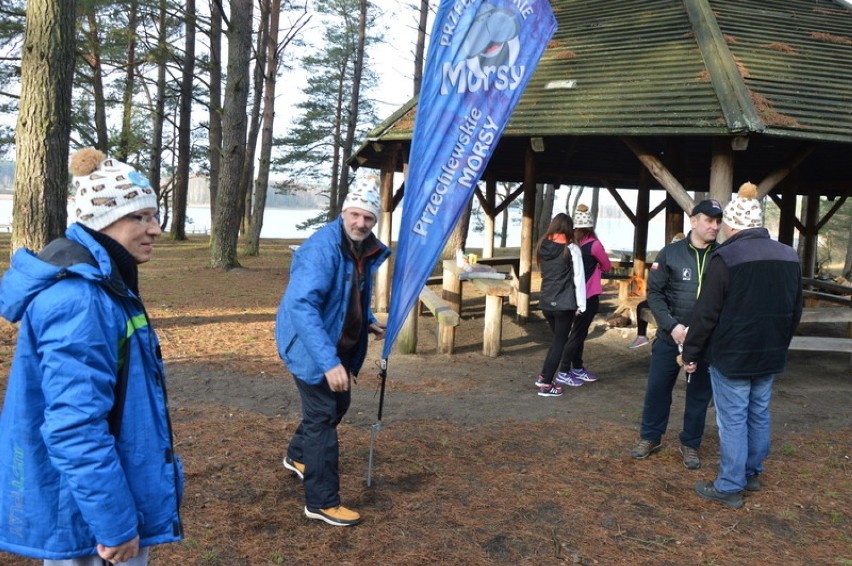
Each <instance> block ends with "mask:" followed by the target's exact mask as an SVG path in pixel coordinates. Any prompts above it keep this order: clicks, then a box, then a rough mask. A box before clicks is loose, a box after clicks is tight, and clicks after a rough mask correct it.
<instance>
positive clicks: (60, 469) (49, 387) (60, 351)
mask: <svg viewBox="0 0 852 566" xmlns="http://www.w3.org/2000/svg"><path fill="white" fill-rule="evenodd" d="M66 237H67V238H68V239H69V240H72V241H74V242H77V243H79V244H82V245H83V246H84V247H85V248H86V249H88V252H89V253H90V254H91V257H92V258H94V262H96V263H97V267H95V266H94V265H91V264H89V263H85V262H82V263H76V264H74V265H71V266H69V267H67V268H66V267H60V266H57V265H54V264H52V263H47V262H45V261H42V260H41V259H39V258H38V257H37V256H36V255H35V254H33V253H32V252H30V251H29V250H23V249H22V250H18V251H17V252H16V253H15V255H14V257H13V258H12V265H11V267H10V269H9V270H8V271H6V273H5V274H4V275H3V280H2V282H0V314H2V316H3V317H5V318H6V319H8V320H9V321H11V322H18V321H20V325H19V330H18V343H17V347H16V349H15V356H14V359H13V361H12V369H11V374H10V376H9V383H8V387H7V390H6V399H5V403H4V405H3V412H2V413H0V549H2V550H5V551H8V552H13V553H16V554H21V555H24V556H29V557H32V558H40V559H53V560H59V559H66V558H74V557H81V556H90V555H94V554H96V553H97V544H98V543H100V544H103V545H106V546H116V545H119V544H121V543H124V542H126V541H129V540H131V539H133V538H134V537H136V536H137V535H138V536H139V537H140V542H139V544H140V545H141V546H151V545H155V544H160V543H165V542H172V541H177V540H180V539H181V537H182V527H181V521H180V516H179V514H178V506H179V503H180V498H181V495H182V491H183V471H182V468H181V464H180V460H179V458H178V457H177V456H176V455H175V454H174V450H173V445H172V436H171V425H170V422H169V417H168V412H167V411H168V409H167V405H166V391H165V373H164V371H163V364H162V359H161V355H160V346H159V342H158V340H157V337H156V335H155V334H154V330H153V329H152V328H151V326H150V325H149V322H148V317H147V314H146V313H145V310H144V308H143V305H142V302H141V301H140V300H139V298H138V297H136V296H135V295H134V294H133V293H132V292H130V291H129V290H128V289H127V288H126V287H125V286H124V284H123V282H121V279H120V277H118V276H117V273H116V274H115V276H114V275H113V269H114V265H113V263H112V262H111V260H110V257H109V255H108V254H107V252H106V250H105V249H104V248H103V247H102V246H101V245H100V244H98V243H97V242H96V241H95V240H94V239H93V238H92V237H91V236H90V235H89V234H88V233H86V232H85V230H83V229H82V228H81V227H80V226H79V225H78V224H72V225H71V226H70V227H69V228H68V231H67V232H66ZM66 243H67V242H66ZM72 247H74V248H76V249H78V250H79V249H80V248H79V247H75V246H73V244H72ZM84 253H85V252H84ZM90 261H92V260H91V259H90ZM125 342H129V344H128V345H127V347H125ZM124 364H127V366H126V373H127V386H126V397H125V399H126V403H124V405H123V407H124V408H123V413H122V417H121V419H120V420H121V425H120V428H119V429H118V430H115V429H114V430H113V433H116V434H117V436H113V434H112V433H111V432H110V428H109V425H108V415H109V414H110V411H111V409H112V407H113V404H114V399H115V395H116V391H118V390H117V389H116V381H117V375H118V372H119V371H120V368H122V367H124ZM119 395H120V393H119Z"/></svg>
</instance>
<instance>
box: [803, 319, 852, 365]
mask: <svg viewBox="0 0 852 566" xmlns="http://www.w3.org/2000/svg"><path fill="white" fill-rule="evenodd" d="M836 322H846V323H848V328H847V331H846V337H845V338H843V337H834V336H807V335H806V336H802V335H798V336H793V339H792V340H791V341H790V349H791V350H806V351H812V352H838V353H843V352H845V353H848V354H852V308H849V307H810V308H804V309H802V320H801V323H825V324H830V323H836ZM801 328H802V327H801V324H800V325H799V331H801ZM849 365H850V367H852V356H850V358H849Z"/></svg>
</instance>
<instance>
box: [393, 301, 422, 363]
mask: <svg viewBox="0 0 852 566" xmlns="http://www.w3.org/2000/svg"><path fill="white" fill-rule="evenodd" d="M419 311H420V303H415V304H414V307H413V308H412V309H411V310H410V311H408V316H407V317H405V322H403V323H402V327H401V328H400V329H399V336H398V337H397V340H396V350H397V352H399V353H400V354H416V353H417V321H418V319H419V318H420V317H419V316H418V314H419Z"/></svg>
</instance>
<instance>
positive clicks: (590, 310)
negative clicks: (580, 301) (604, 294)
mask: <svg viewBox="0 0 852 566" xmlns="http://www.w3.org/2000/svg"><path fill="white" fill-rule="evenodd" d="M599 307H600V295H595V296H594V297H587V298H586V310H585V311H583V312H582V314H578V315H577V316H575V317H574V326H572V327H571V334H570V335H569V336H568V344H566V345H565V349H566V350H570V351H571V352H573V354H572V356H571V357H570V358H563V359H562V364H561V366H560V367H559V371H562V372H565V373H568V372H569V371H571V368H574V369H583V368H584V367H585V366H583V348H584V347H585V345H586V337H587V336H588V335H589V327H590V326H591V325H592V320H594V318H595V315H596V314H598V308H599Z"/></svg>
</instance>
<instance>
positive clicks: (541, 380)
mask: <svg viewBox="0 0 852 566" xmlns="http://www.w3.org/2000/svg"><path fill="white" fill-rule="evenodd" d="M542 385H547V382H546V381H545V380H544V376H543V375H540V376H538V377H537V378H535V386H536V387H538V388H541V386H542Z"/></svg>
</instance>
